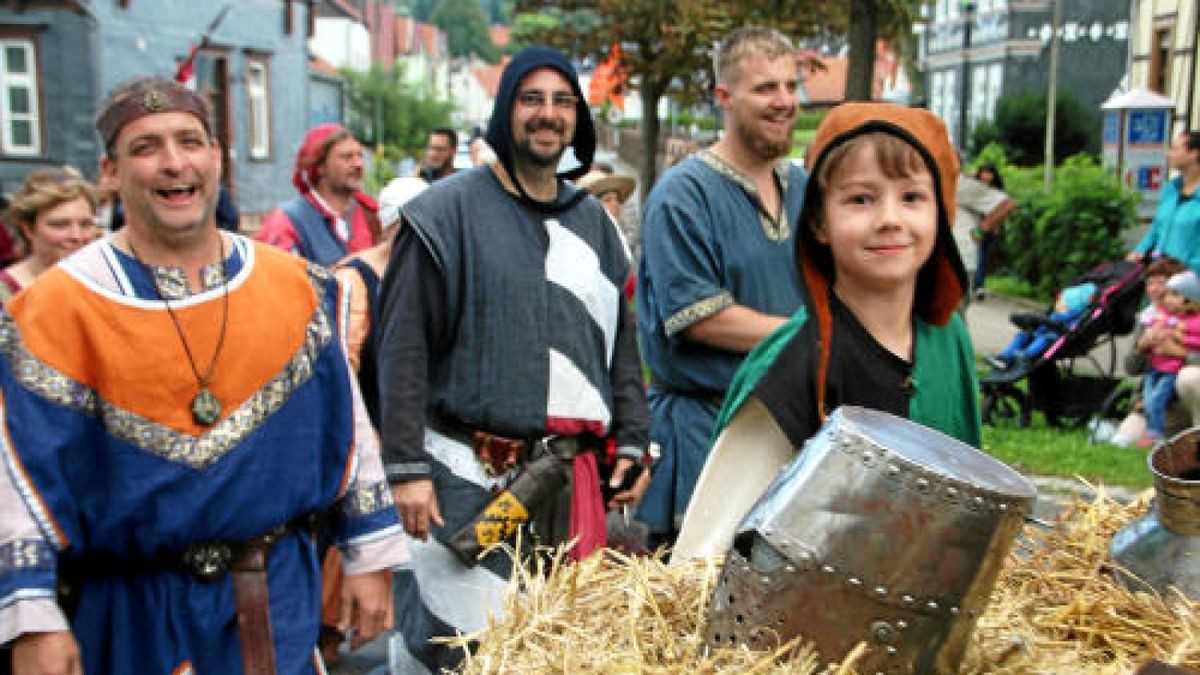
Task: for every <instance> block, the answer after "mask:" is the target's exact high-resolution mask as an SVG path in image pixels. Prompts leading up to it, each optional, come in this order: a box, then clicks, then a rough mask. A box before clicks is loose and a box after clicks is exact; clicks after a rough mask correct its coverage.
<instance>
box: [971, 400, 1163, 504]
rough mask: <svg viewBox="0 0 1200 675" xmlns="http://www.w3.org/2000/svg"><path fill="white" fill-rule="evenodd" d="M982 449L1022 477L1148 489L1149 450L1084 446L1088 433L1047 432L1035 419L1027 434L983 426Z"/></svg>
mask: <svg viewBox="0 0 1200 675" xmlns="http://www.w3.org/2000/svg"><path fill="white" fill-rule="evenodd" d="M983 449H984V451H985V452H987V453H988V454H989V455H992V456H993V457H995V458H996V459H999V460H1001V461H1003V462H1005V463H1006V464H1009V465H1010V466H1012V467H1013V468H1015V469H1017V470H1018V471H1020V472H1022V473H1030V474H1038V475H1043V476H1061V477H1063V478H1075V477H1076V476H1078V477H1081V478H1083V479H1085V480H1087V481H1088V482H1089V483H1093V484H1094V483H1102V484H1104V485H1121V486H1125V487H1134V488H1142V487H1150V485H1151V482H1152V477H1151V475H1150V469H1149V468H1148V467H1147V466H1146V457H1147V455H1148V454H1149V453H1148V451H1146V450H1142V449H1141V448H1119V447H1117V446H1115V445H1111V444H1109V443H1098V444H1096V445H1092V444H1091V443H1088V438H1087V431H1086V430H1079V429H1076V430H1065V429H1055V428H1052V427H1048V426H1047V425H1046V423H1045V421H1044V420H1043V419H1042V418H1041V415H1040V414H1035V415H1034V419H1033V424H1031V425H1030V426H1029V428H1028V429H1013V428H995V427H990V426H986V425H985V426H984V427H983Z"/></svg>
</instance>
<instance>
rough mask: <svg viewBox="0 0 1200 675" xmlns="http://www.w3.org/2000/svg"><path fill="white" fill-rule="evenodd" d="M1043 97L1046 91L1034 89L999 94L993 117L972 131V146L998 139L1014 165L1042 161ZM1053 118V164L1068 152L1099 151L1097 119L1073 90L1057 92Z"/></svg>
mask: <svg viewBox="0 0 1200 675" xmlns="http://www.w3.org/2000/svg"><path fill="white" fill-rule="evenodd" d="M1046 101H1047V97H1046V95H1045V94H1038V93H1033V92H1024V93H1018V94H1011V95H1008V96H1001V97H1000V99H999V100H998V101H996V115H995V119H994V120H993V121H991V122H984V123H980V124H978V125H976V127H975V129H974V130H973V131H972V133H971V147H972V148H974V149H976V150H978V149H980V148H983V147H985V146H987V145H988V144H989V143H998V144H999V145H1000V146H1001V147H1003V148H1004V152H1005V154H1006V155H1008V158H1009V161H1011V162H1012V163H1013V164H1016V165H1017V166H1033V165H1035V164H1041V163H1042V161H1043V158H1044V156H1045V154H1046V147H1045V139H1046ZM1054 119H1055V125H1054V163H1055V164H1061V163H1062V162H1063V160H1065V159H1066V158H1067V157H1070V156H1071V155H1076V154H1079V153H1087V154H1090V155H1095V154H1096V153H1097V152H1098V151H1099V140H1100V119H1099V117H1098V116H1097V115H1096V113H1095V112H1093V111H1092V110H1089V109H1088V108H1087V106H1085V105H1084V104H1083V103H1082V102H1081V101H1080V100H1079V98H1078V97H1077V96H1075V94H1073V93H1071V92H1070V91H1065V90H1064V91H1060V92H1058V97H1057V102H1056V107H1055V111H1054Z"/></svg>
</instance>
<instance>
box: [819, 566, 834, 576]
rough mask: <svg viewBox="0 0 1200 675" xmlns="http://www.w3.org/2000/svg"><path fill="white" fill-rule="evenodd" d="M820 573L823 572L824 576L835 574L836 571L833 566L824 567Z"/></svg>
mask: <svg viewBox="0 0 1200 675" xmlns="http://www.w3.org/2000/svg"><path fill="white" fill-rule="evenodd" d="M821 571H822V572H824V573H825V574H834V573H835V572H837V569H836V568H835V567H834V566H833V565H825V566H824V567H822V568H821Z"/></svg>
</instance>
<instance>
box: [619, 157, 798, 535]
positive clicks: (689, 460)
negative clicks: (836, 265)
mask: <svg viewBox="0 0 1200 675" xmlns="http://www.w3.org/2000/svg"><path fill="white" fill-rule="evenodd" d="M775 175H776V179H777V181H778V184H779V185H780V187H781V189H782V193H783V214H782V217H781V218H780V219H779V220H777V221H776V220H775V219H774V218H769V217H767V216H766V215H764V211H763V207H762V202H761V200H760V199H759V197H758V193H757V190H756V189H755V187H754V185H753V184H752V183H751V182H750V181H749V179H747V178H746V177H745V176H744V175H742V174H740V173H739V172H738V171H737V170H736V169H734V168H733V167H732V166H730V165H729V164H727V163H726V162H724V161H723V160H722V159H721V158H720V157H718V156H717V155H716V154H715V153H712V152H711V151H705V152H701V153H699V154H698V155H696V156H694V157H691V158H688V159H686V160H684V161H683V162H681V163H680V164H679V165H677V166H676V167H674V168H673V169H671V171H669V172H668V173H667V174H666V175H665V176H664V177H663V179H662V180H661V181H660V182H659V183H658V184H657V185H656V186H655V188H654V190H653V191H652V192H651V193H650V196H649V199H648V200H647V202H646V209H645V214H644V216H643V219H642V251H643V253H642V260H641V263H640V267H639V271H638V290H637V299H638V337H639V339H640V340H641V347H642V354H643V357H644V358H645V360H646V363H647V365H648V366H649V368H650V372H651V375H652V378H653V382H652V384H651V387H650V392H649V403H650V414H651V427H650V438H651V440H652V441H653V442H656V443H657V444H658V445H659V448H660V451H661V456H660V459H659V462H658V464H657V466H656V467H655V471H654V473H653V477H652V481H651V484H650V488H649V490H648V491H647V493H646V496H645V498H644V499H643V500H642V504H641V507H640V508H639V512H638V517H639V518H640V519H641V520H643V521H645V522H646V523H648V524H649V525H650V527H651V529H653V530H654V531H656V532H669V531H671V530H673V529H677V528H678V526H679V523H680V521H681V519H682V517H683V513H684V511H686V509H687V504H688V500H689V499H690V498H691V494H692V491H693V489H694V487H695V485H696V480H697V479H698V478H699V476H700V470H701V469H702V468H703V466H704V461H705V459H706V458H707V456H708V449H709V444H710V440H711V439H710V436H711V434H712V429H713V423H714V422H715V420H716V415H717V410H718V409H719V408H720V405H721V399H722V397H723V396H724V393H725V389H726V387H728V386H729V383H730V381H731V380H732V378H733V375H734V373H735V372H736V371H737V368H738V366H739V365H740V364H741V362H742V358H743V357H744V354H739V353H735V352H731V351H727V350H723V349H718V348H715V347H709V346H707V345H704V344H701V343H699V342H694V341H691V340H688V339H687V338H686V337H685V335H684V331H685V330H686V329H687V328H688V327H690V326H692V325H693V324H695V323H697V322H698V321H701V320H703V319H706V318H708V317H710V316H712V315H714V314H716V313H717V312H719V311H721V310H723V309H725V308H726V307H729V306H732V305H734V304H737V305H741V306H745V307H748V308H750V309H754V310H757V311H759V312H764V313H766V314H773V315H777V316H784V317H786V316H791V315H792V313H793V312H795V311H796V309H797V308H798V307H799V306H800V304H801V300H802V298H801V293H800V284H799V281H798V279H797V276H796V265H795V262H794V247H795V227H796V220H797V219H798V218H799V215H800V206H801V204H802V201H803V197H804V187H805V182H806V181H807V175H806V174H805V172H804V170H803V169H801V168H800V167H799V166H797V165H795V164H793V163H792V162H790V161H788V160H782V161H781V162H780V163H779V164H778V165H777V166H776V168H775Z"/></svg>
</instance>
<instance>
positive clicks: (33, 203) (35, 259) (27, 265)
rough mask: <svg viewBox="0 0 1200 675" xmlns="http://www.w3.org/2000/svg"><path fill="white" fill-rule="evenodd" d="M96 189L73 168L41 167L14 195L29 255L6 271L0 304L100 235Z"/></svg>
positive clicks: (0, 277) (12, 211)
mask: <svg viewBox="0 0 1200 675" xmlns="http://www.w3.org/2000/svg"><path fill="white" fill-rule="evenodd" d="M96 200H97V196H96V190H95V188H94V187H93V186H92V184H91V183H89V182H88V181H87V180H85V179H84V178H83V176H82V175H81V174H80V173H79V172H78V171H77V170H75V169H73V168H71V167H62V168H57V169H38V170H37V171H34V172H33V173H31V174H29V176H27V177H26V178H25V184H24V185H23V186H22V187H21V189H20V190H19V191H18V192H17V193H16V194H15V195H13V198H12V203H11V205H10V207H9V215H10V222H11V224H12V226H13V227H14V229H15V230H16V234H17V236H18V237H19V238H20V240H21V244H22V247H23V252H24V257H23V258H21V259H20V260H19V261H18V262H16V263H14V264H12V265H10V266H8V267H6V268H4V269H2V270H0V303H4V302H7V301H8V299H9V298H11V297H12V296H14V295H16V294H17V293H18V292H20V291H21V289H23V288H25V287H26V286H28V285H29V284H32V283H33V280H34V279H36V278H37V277H38V275H40V274H41V273H42V272H45V271H46V270H48V269H50V268H51V267H53V266H54V265H55V264H56V263H57V262H58V261H59V260H62V259H63V258H65V257H67V256H68V255H70V254H72V253H74V252H75V251H78V250H79V249H80V248H82V247H83V246H84V245H85V244H87V243H89V242H91V241H92V240H93V239H95V238H96V237H97V236H99V234H100V228H99V227H98V226H97V224H96Z"/></svg>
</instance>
